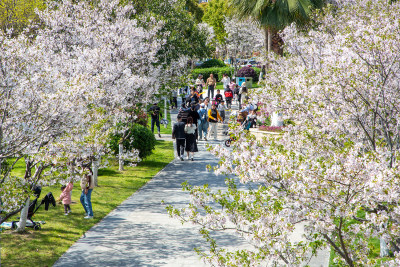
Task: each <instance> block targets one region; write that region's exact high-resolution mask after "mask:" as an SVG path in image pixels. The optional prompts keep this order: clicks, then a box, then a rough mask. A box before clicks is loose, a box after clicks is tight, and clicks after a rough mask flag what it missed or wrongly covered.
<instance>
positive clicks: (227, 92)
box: [224, 86, 233, 109]
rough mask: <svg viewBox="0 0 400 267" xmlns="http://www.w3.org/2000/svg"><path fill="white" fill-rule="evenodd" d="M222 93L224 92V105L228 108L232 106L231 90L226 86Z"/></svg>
mask: <svg viewBox="0 0 400 267" xmlns="http://www.w3.org/2000/svg"><path fill="white" fill-rule="evenodd" d="M224 94H225V100H226V107H227V108H229V109H230V108H231V107H232V99H233V91H232V90H231V88H229V86H228V87H226V90H225V93H224Z"/></svg>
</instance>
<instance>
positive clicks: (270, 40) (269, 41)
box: [267, 28, 272, 53]
mask: <svg viewBox="0 0 400 267" xmlns="http://www.w3.org/2000/svg"><path fill="white" fill-rule="evenodd" d="M271 48H272V30H271V29H270V28H268V50H267V51H268V53H269V52H271Z"/></svg>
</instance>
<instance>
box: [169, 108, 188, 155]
mask: <svg viewBox="0 0 400 267" xmlns="http://www.w3.org/2000/svg"><path fill="white" fill-rule="evenodd" d="M172 139H175V140H176V152H177V154H178V159H180V160H182V161H183V155H184V154H185V139H186V134H185V123H184V122H183V121H182V117H181V116H180V115H178V122H176V123H175V124H174V127H173V128H172Z"/></svg>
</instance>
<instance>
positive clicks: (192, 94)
mask: <svg viewBox="0 0 400 267" xmlns="http://www.w3.org/2000/svg"><path fill="white" fill-rule="evenodd" d="M188 102H189V104H192V103H193V102H194V103H195V104H197V103H199V96H198V95H197V91H196V88H194V87H192V88H190V98H189V101H188Z"/></svg>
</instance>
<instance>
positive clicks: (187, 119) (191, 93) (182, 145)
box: [59, 74, 257, 219]
mask: <svg viewBox="0 0 400 267" xmlns="http://www.w3.org/2000/svg"><path fill="white" fill-rule="evenodd" d="M221 82H222V83H223V86H224V92H223V94H222V93H221V90H216V94H215V96H214V91H215V87H216V83H217V82H216V79H215V78H214V75H212V74H211V75H210V77H209V78H208V79H207V83H205V82H204V80H203V76H202V75H199V77H198V78H197V80H196V82H195V85H194V86H191V87H189V88H190V90H188V92H187V93H186V94H184V97H183V98H182V105H181V107H180V109H179V112H178V116H177V122H176V123H175V124H174V125H173V129H172V138H173V139H175V140H176V150H177V155H178V159H180V160H182V161H183V160H184V156H185V152H186V155H187V160H191V161H194V153H196V152H198V146H197V143H198V141H201V140H204V141H208V140H217V136H218V131H217V128H218V127H217V125H218V123H225V122H226V110H227V109H228V110H229V109H231V108H232V102H233V101H236V102H237V104H238V105H239V110H238V114H239V116H238V121H240V122H242V123H243V124H245V128H249V127H252V126H254V125H255V122H256V120H257V114H256V108H255V107H254V105H252V104H247V105H246V106H243V107H242V104H243V102H245V101H244V100H245V99H247V88H246V84H245V83H243V84H241V86H239V85H237V84H236V83H235V82H234V81H233V80H231V79H230V78H229V77H228V75H226V74H224V75H223V78H222V79H221ZM206 85H207V89H208V91H207V93H208V95H207V96H205V97H203V94H204V93H205V92H203V88H205V86H206ZM183 93H184V92H183ZM177 98H178V93H177V92H176V91H175V92H173V94H172V95H171V108H177V106H178V104H177ZM225 103H226V105H225ZM148 113H149V114H150V115H151V131H152V132H153V133H154V126H156V127H157V130H158V136H159V137H161V135H160V116H161V109H160V107H159V106H158V103H154V104H153V105H152V106H151V107H150V108H149V109H148ZM247 122H248V123H247ZM86 170H87V171H86V172H85V173H84V174H83V176H82V179H81V183H80V186H81V196H80V202H81V204H82V206H83V209H84V211H85V217H84V218H85V219H92V218H93V209H92V203H91V194H92V191H93V189H94V181H93V173H92V170H91V169H90V168H88V167H87V168H86ZM72 189H73V183H72V182H70V183H68V184H67V185H65V186H62V187H61V191H62V192H61V195H60V198H59V200H60V201H61V202H62V204H63V205H64V214H65V215H69V214H70V213H71V207H70V204H71V191H72Z"/></svg>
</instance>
